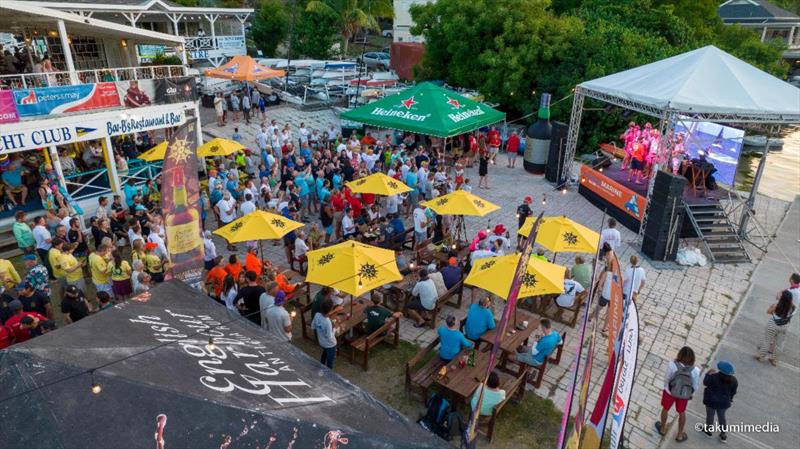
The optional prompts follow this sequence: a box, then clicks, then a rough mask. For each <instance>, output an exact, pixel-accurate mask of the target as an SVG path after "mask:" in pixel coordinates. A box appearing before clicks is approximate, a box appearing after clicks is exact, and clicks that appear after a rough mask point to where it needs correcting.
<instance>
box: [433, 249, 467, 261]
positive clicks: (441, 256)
mask: <svg viewBox="0 0 800 449" xmlns="http://www.w3.org/2000/svg"><path fill="white" fill-rule="evenodd" d="M468 256H469V246H463V247H461V249H459V250H458V251H457V252H456V255H455V258H456V260H457V261H458V263H459V264H460V263H461V261H463V260H465V259H466V258H467V257H468ZM433 258H434V259H436V261H438V262H439V263H441V264H442V265H447V262H448V261H449V260H450V247H446V248H444V249H443V250H439V251H434V253H433Z"/></svg>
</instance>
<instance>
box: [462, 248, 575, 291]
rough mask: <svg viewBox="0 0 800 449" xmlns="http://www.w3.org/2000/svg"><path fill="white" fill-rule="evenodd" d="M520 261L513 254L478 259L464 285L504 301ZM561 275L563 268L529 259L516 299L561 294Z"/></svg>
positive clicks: (562, 281)
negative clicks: (471, 286) (486, 292)
mask: <svg viewBox="0 0 800 449" xmlns="http://www.w3.org/2000/svg"><path fill="white" fill-rule="evenodd" d="M519 258H520V254H519V253H513V254H508V255H506V256H500V257H486V258H483V259H478V260H476V261H475V263H474V264H473V265H472V270H470V272H469V275H467V278H466V279H465V280H464V283H465V284H468V285H473V286H475V287H478V288H481V289H483V290H486V291H488V292H490V293H493V294H495V295H497V296H499V297H501V298H503V299H506V298H507V297H508V292H509V290H510V289H511V281H512V280H513V279H514V272H515V271H516V269H517V264H518V263H519ZM564 271H565V268H564V267H562V266H561V265H556V264H553V263H550V262H545V261H542V260H539V259H536V258H534V257H531V258H530V259H529V261H528V267H527V269H526V270H525V274H524V275H523V276H522V287H521V288H520V290H519V296H518V297H519V298H528V297H531V296H539V295H552V294H560V293H563V292H564Z"/></svg>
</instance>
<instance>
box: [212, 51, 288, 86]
mask: <svg viewBox="0 0 800 449" xmlns="http://www.w3.org/2000/svg"><path fill="white" fill-rule="evenodd" d="M205 74H206V76H210V77H212V78H224V79H227V80H236V81H256V80H263V79H267V78H279V77H281V76H284V75H286V72H284V71H283V70H273V69H270V68H269V67H265V66H263V65H261V64H259V63H257V62H256V61H255V60H254V59H253V58H251V57H250V56H244V55H239V56H234V57H233V58H232V59H231V60H230V61H228V62H227V63H226V64H223V65H221V66H219V67H217V68H215V69H208V70H206V72H205Z"/></svg>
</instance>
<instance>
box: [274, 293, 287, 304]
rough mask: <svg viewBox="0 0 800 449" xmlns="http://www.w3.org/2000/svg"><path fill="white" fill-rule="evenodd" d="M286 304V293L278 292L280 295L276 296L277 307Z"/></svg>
mask: <svg viewBox="0 0 800 449" xmlns="http://www.w3.org/2000/svg"><path fill="white" fill-rule="evenodd" d="M284 302H286V293H284V292H282V291H279V292H278V293H277V294H276V295H275V305H276V306H280V305H282V304H283V303H284Z"/></svg>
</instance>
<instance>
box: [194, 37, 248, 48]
mask: <svg viewBox="0 0 800 449" xmlns="http://www.w3.org/2000/svg"><path fill="white" fill-rule="evenodd" d="M242 48H245V42H244V36H217V37H211V36H204V37H187V38H186V49H187V50H239V49H242Z"/></svg>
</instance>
